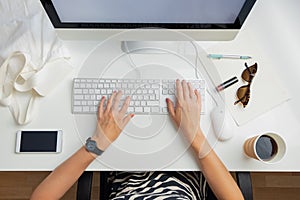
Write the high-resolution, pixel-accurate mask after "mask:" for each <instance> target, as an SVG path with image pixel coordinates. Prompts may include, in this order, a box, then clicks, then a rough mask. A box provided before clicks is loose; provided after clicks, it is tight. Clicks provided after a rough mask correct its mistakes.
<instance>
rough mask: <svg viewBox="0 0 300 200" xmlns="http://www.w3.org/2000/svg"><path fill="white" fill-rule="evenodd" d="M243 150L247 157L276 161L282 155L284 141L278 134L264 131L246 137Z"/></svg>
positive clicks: (284, 151)
mask: <svg viewBox="0 0 300 200" xmlns="http://www.w3.org/2000/svg"><path fill="white" fill-rule="evenodd" d="M244 152H245V154H246V155H247V156H248V157H250V158H254V159H257V160H259V161H262V162H264V163H276V162H279V161H280V160H281V159H282V158H283V157H284V155H285V153H286V143H285V141H284V139H283V138H282V137H281V136H279V135H278V134H275V133H264V134H261V135H257V136H254V137H251V138H249V139H247V140H246V141H245V143H244Z"/></svg>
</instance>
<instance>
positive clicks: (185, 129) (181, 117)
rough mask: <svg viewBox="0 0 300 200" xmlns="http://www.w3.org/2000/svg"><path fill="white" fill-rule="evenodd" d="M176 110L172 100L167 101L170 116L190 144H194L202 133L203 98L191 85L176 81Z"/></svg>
mask: <svg viewBox="0 0 300 200" xmlns="http://www.w3.org/2000/svg"><path fill="white" fill-rule="evenodd" d="M176 93H177V96H176V97H177V102H176V108H174V103H173V102H172V101H171V100H170V99H166V101H167V105H168V110H169V114H170V116H171V118H172V120H173V121H174V123H175V125H176V127H177V128H178V129H179V130H180V131H181V132H182V133H183V134H184V136H185V137H186V139H187V140H188V142H190V143H193V141H194V139H195V137H196V135H197V134H198V133H201V131H200V113H201V96H200V94H199V92H198V91H197V90H193V88H192V86H191V84H190V83H187V82H186V81H184V80H183V81H182V82H180V81H179V80H176Z"/></svg>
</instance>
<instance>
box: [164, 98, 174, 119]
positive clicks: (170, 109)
mask: <svg viewBox="0 0 300 200" xmlns="http://www.w3.org/2000/svg"><path fill="white" fill-rule="evenodd" d="M166 101H167V106H168V110H169V113H170V115H171V117H172V118H174V117H175V108H174V103H173V101H172V100H171V99H169V98H167V99H166Z"/></svg>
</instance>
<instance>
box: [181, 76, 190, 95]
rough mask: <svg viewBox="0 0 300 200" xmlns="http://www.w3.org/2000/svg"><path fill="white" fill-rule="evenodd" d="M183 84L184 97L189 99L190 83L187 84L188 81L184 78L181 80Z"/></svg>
mask: <svg viewBox="0 0 300 200" xmlns="http://www.w3.org/2000/svg"><path fill="white" fill-rule="evenodd" d="M181 85H182V93H183V98H184V99H189V98H190V94H189V88H188V85H187V83H186V81H185V80H183V81H182V82H181Z"/></svg>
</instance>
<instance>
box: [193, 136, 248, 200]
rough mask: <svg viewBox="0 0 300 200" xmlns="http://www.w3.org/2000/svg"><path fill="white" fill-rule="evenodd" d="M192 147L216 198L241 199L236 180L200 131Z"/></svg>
mask: <svg viewBox="0 0 300 200" xmlns="http://www.w3.org/2000/svg"><path fill="white" fill-rule="evenodd" d="M192 147H193V150H194V151H195V153H196V155H197V157H198V163H199V166H200V168H201V170H202V173H203V175H204V176H205V179H206V180H207V182H208V184H209V186H210V187H211V189H212V191H213V192H214V194H215V195H216V197H217V198H218V199H230V200H234V199H243V195H242V193H241V191H240V189H239V188H238V186H237V184H236V182H235V181H234V179H233V178H232V176H231V175H230V173H229V172H228V170H227V169H226V167H225V166H224V164H223V163H222V161H221V160H220V159H219V158H218V156H217V155H216V153H215V152H214V150H213V149H212V148H210V146H209V144H208V143H207V141H206V139H205V136H204V135H203V134H202V132H201V131H200V133H199V134H197V136H196V138H195V140H194V142H193V144H192ZM200 151H201V152H200ZM199 153H200V154H199ZM199 155H201V157H199ZM202 156H203V157H202Z"/></svg>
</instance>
